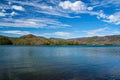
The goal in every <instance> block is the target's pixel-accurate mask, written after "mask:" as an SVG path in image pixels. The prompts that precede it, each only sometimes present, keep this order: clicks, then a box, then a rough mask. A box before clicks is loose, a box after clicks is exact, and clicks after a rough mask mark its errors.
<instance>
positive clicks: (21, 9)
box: [12, 5, 25, 11]
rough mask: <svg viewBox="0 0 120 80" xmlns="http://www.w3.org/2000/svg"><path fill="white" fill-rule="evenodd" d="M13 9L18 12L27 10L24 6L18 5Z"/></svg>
mask: <svg viewBox="0 0 120 80" xmlns="http://www.w3.org/2000/svg"><path fill="white" fill-rule="evenodd" d="M12 8H13V9H15V10H18V11H24V10H25V9H24V8H23V7H22V6H17V5H13V6H12Z"/></svg>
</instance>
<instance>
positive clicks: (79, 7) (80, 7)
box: [59, 1, 87, 12]
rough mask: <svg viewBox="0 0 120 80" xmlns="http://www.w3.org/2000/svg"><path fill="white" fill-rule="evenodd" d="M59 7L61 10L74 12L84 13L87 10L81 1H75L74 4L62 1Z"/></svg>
mask: <svg viewBox="0 0 120 80" xmlns="http://www.w3.org/2000/svg"><path fill="white" fill-rule="evenodd" d="M59 6H61V7H62V8H63V9H68V10H71V11H74V12H79V11H84V10H86V9H87V7H86V5H85V4H84V3H83V2H82V1H76V2H73V3H72V2H70V1H64V2H60V3H59Z"/></svg>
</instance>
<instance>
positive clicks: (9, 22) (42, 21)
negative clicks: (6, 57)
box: [0, 18, 70, 28]
mask: <svg viewBox="0 0 120 80" xmlns="http://www.w3.org/2000/svg"><path fill="white" fill-rule="evenodd" d="M3 26H6V27H24V28H47V27H48V28H52V26H54V27H53V28H62V27H70V25H68V24H63V23H61V22H59V21H57V20H54V19H48V18H39V19H12V18H4V19H1V22H0V27H3Z"/></svg>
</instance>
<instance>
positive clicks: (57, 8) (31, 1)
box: [0, 0, 120, 39]
mask: <svg viewBox="0 0 120 80" xmlns="http://www.w3.org/2000/svg"><path fill="white" fill-rule="evenodd" d="M27 34H33V35H37V36H44V37H47V38H51V37H55V38H64V39H68V38H78V37H91V36H106V35H119V34H120V0H0V35H5V36H10V37H19V36H22V35H27Z"/></svg>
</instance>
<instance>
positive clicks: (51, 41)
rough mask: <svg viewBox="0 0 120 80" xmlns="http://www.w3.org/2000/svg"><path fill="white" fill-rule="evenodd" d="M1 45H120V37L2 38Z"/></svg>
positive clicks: (29, 36) (30, 35) (32, 36)
mask: <svg viewBox="0 0 120 80" xmlns="http://www.w3.org/2000/svg"><path fill="white" fill-rule="evenodd" d="M0 45H120V35H111V36H103V37H99V36H94V37H83V38H74V39H60V38H45V37H42V36H35V35H32V34H28V35H24V36H21V37H16V38H11V37H6V36H0Z"/></svg>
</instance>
